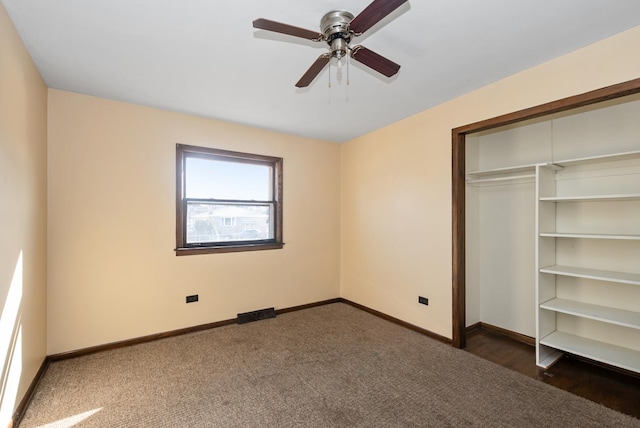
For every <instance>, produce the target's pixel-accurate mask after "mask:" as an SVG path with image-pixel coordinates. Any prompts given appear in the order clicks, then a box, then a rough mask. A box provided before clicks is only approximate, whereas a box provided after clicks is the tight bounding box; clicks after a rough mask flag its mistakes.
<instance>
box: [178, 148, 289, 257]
mask: <svg viewBox="0 0 640 428" xmlns="http://www.w3.org/2000/svg"><path fill="white" fill-rule="evenodd" d="M188 156H196V157H198V156H201V157H206V158H209V159H218V160H225V161H232V162H246V163H253V164H263V165H269V166H271V167H272V168H273V189H272V192H273V199H274V207H275V212H274V223H275V225H274V238H273V239H269V240H260V241H240V242H232V243H221V244H214V245H202V246H195V245H187V244H186V230H185V227H186V226H185V216H186V212H185V205H184V203H183V202H184V168H185V159H186V158H187V157H188ZM282 169H283V160H282V158H279V157H274V156H264V155H257V154H251V153H241V152H234V151H229V150H219V149H212V148H208V147H198V146H189V145H184V144H176V249H175V252H176V255H177V256H186V255H194V254H211V253H232V252H241V251H257V250H274V249H280V248H282V247H283V246H284V242H283V239H282V236H283V232H282V211H283V210H282V187H283V186H282V181H283V177H282Z"/></svg>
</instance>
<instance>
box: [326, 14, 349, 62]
mask: <svg viewBox="0 0 640 428" xmlns="http://www.w3.org/2000/svg"><path fill="white" fill-rule="evenodd" d="M353 18H354V16H353V14H351V13H350V12H347V11H346V10H332V11H331V12H329V13H327V14H325V15H324V16H323V17H322V20H321V21H320V29H321V30H322V33H323V34H324V36H325V40H326V41H327V43H328V44H329V46H330V47H331V56H333V57H335V58H338V59H340V58H342V57H343V56H345V55H346V54H347V49H348V48H349V43H350V42H351V31H350V30H349V23H351V21H352V20H353Z"/></svg>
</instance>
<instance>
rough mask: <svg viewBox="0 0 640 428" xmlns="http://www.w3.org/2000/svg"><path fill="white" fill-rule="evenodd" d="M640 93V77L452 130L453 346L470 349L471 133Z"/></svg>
mask: <svg viewBox="0 0 640 428" xmlns="http://www.w3.org/2000/svg"><path fill="white" fill-rule="evenodd" d="M638 93H640V78H638V79H633V80H629V81H627V82H623V83H619V84H616V85H612V86H607V87H604V88H601V89H596V90H594V91H590V92H585V93H583V94H580V95H574V96H571V97H567V98H562V99H559V100H556V101H552V102H549V103H546V104H541V105H538V106H535V107H531V108H527V109H524V110H519V111H516V112H513V113H509V114H505V115H502V116H497V117H494V118H491V119H487V120H483V121H480V122H476V123H471V124H469V125H464V126H460V127H458V128H454V129H453V130H451V144H452V147H451V167H452V168H451V169H452V171H451V184H452V264H453V266H452V272H453V274H452V282H453V283H452V292H453V309H452V313H453V323H452V325H453V333H452V338H453V339H452V345H453V346H454V347H456V348H464V347H465V346H466V308H465V304H466V298H465V180H464V176H465V141H466V136H467V134H472V133H474V132H480V131H486V130H488V129H493V128H498V127H500V126H505V125H510V124H513V123H517V122H522V121H525V120H529V119H534V118H537V117H541V116H547V115H550V114H554V113H560V112H563V111H567V110H571V109H575V108H578V107H584V106H587V105H591V104H596V103H600V102H603V101H608V100H612V99H615V98H621V97H624V96H627V95H633V94H638Z"/></svg>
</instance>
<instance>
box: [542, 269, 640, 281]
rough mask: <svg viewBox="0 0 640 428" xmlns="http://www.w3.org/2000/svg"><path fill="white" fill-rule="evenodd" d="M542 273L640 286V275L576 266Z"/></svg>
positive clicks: (543, 270)
mask: <svg viewBox="0 0 640 428" xmlns="http://www.w3.org/2000/svg"><path fill="white" fill-rule="evenodd" d="M540 272H542V273H551V274H554V275H562V276H572V277H575V278H586V279H595V280H599V281H610V282H619V283H622V284H632V285H640V274H637V273H627V272H615V271H609V270H600V269H589V268H581V267H574V266H561V265H553V266H547V267H544V268H540Z"/></svg>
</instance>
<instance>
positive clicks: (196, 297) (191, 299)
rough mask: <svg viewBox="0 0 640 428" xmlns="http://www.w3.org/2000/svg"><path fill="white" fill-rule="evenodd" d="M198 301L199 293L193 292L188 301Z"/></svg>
mask: <svg viewBox="0 0 640 428" xmlns="http://www.w3.org/2000/svg"><path fill="white" fill-rule="evenodd" d="M197 301H198V295H197V294H193V295H191V296H187V303H193V302H197Z"/></svg>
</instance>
